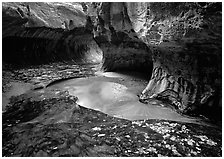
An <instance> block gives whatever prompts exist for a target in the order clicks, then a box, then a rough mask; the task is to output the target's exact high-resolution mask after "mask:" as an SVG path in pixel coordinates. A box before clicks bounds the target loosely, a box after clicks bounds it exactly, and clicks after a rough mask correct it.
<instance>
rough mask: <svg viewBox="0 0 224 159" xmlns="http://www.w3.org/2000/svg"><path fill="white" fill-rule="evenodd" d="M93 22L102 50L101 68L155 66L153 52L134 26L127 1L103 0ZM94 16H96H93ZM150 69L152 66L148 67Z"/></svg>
mask: <svg viewBox="0 0 224 159" xmlns="http://www.w3.org/2000/svg"><path fill="white" fill-rule="evenodd" d="M98 7H99V8H98V10H97V12H98V14H97V17H94V18H96V19H97V20H96V22H95V24H94V28H95V29H94V35H95V40H96V42H97V43H98V45H99V46H100V48H101V49H102V51H103V54H104V56H103V63H102V69H103V70H104V71H116V70H122V69H128V70H138V71H146V70H147V69H148V68H151V69H152V58H151V53H150V52H151V51H150V49H149V47H147V45H146V44H145V43H144V42H143V41H141V40H140V39H139V38H138V37H137V35H136V33H135V31H134V29H133V26H132V23H131V21H130V18H129V16H128V13H127V6H126V4H125V3H102V4H100V5H99V6H98ZM92 19H93V18H92ZM149 70H150V69H149Z"/></svg>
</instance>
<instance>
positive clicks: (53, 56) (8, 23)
mask: <svg viewBox="0 0 224 159" xmlns="http://www.w3.org/2000/svg"><path fill="white" fill-rule="evenodd" d="M2 13H3V61H4V62H10V63H14V64H41V63H47V62H53V61H61V60H63V61H64V60H74V61H76V62H91V63H99V62H101V60H102V51H101V49H100V48H99V47H98V45H97V44H96V42H95V41H94V39H93V34H92V28H91V27H89V26H91V25H90V23H89V22H88V18H87V17H86V14H85V13H84V12H83V11H82V7H81V5H80V4H78V3H28V2H27V3H26V2H24V3H3V11H2ZM12 45H13V47H12Z"/></svg>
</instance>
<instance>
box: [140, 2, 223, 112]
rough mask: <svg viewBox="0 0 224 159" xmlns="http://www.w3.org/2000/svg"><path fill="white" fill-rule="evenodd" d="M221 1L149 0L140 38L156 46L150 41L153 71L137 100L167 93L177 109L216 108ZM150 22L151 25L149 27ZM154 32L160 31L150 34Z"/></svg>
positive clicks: (219, 95)
mask: <svg viewBox="0 0 224 159" xmlns="http://www.w3.org/2000/svg"><path fill="white" fill-rule="evenodd" d="M220 5H221V3H205V4H199V3H179V4H178V3H177V4H175V3H174V4H170V3H167V4H166V3H156V4H154V3H152V4H150V5H149V6H148V8H149V11H150V14H151V17H154V18H151V17H150V21H151V23H148V25H151V26H150V27H149V30H148V31H150V34H149V36H148V37H147V34H146V38H145V42H146V43H147V44H149V45H150V44H156V45H151V50H152V56H153V65H154V66H153V75H152V78H151V80H150V81H149V84H148V86H147V87H146V88H145V90H143V92H142V95H141V97H140V99H141V100H144V99H149V98H151V97H158V98H164V99H167V98H168V100H171V102H172V103H174V105H175V106H176V107H177V109H178V110H180V111H181V112H189V111H191V110H193V109H196V108H197V109H200V111H203V110H207V113H210V112H211V111H213V110H217V109H219V111H220V109H221V102H215V101H221V100H220V99H221V63H222V61H221V56H222V55H221V52H222V50H221V28H222V27H221V10H220ZM156 6H157V7H159V8H163V10H159V9H157V8H156ZM174 7H175V8H176V9H175V12H174V11H173V10H172V8H173V9H174ZM155 11H156V12H155ZM164 24H166V25H164ZM152 27H156V28H154V30H152ZM153 32H154V33H156V34H158V35H161V36H151V34H152V33H153ZM154 33H153V34H154ZM155 37H157V38H155ZM143 39H144V38H143ZM170 90H172V91H170ZM165 92H169V93H165ZM163 94H165V95H163ZM174 94H175V95H174ZM176 94H177V95H176ZM212 100H213V102H211V101H212ZM216 113H218V112H216ZM213 115H214V116H215V115H216V114H215V112H214V114H213Z"/></svg>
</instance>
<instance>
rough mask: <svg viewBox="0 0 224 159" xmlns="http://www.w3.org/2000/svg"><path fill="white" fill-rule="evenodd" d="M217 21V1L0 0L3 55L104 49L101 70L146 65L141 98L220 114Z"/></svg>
mask: <svg viewBox="0 0 224 159" xmlns="http://www.w3.org/2000/svg"><path fill="white" fill-rule="evenodd" d="M38 8H41V9H38ZM87 15H88V16H87ZM87 17H88V18H87ZM221 21H222V15H221V3H145V2H144V3H143V2H142V3H25V2H24V3H3V61H6V62H12V63H21V62H22V61H24V62H25V63H29V62H30V63H46V62H51V61H57V60H68V59H72V60H76V61H80V60H82V61H87V62H100V61H101V58H102V56H101V55H102V54H103V62H102V70H105V71H116V70H121V69H128V70H138V71H145V72H148V73H149V76H151V80H150V81H149V84H148V85H147V87H146V88H145V89H144V90H143V91H142V94H141V95H140V101H142V102H146V103H147V101H148V100H150V98H159V99H161V100H166V101H168V102H169V103H171V104H173V106H174V107H176V109H177V110H178V111H180V112H181V113H196V112H199V113H201V112H204V113H205V114H207V115H209V114H211V112H212V114H213V116H216V117H217V116H219V117H221V116H220V115H217V113H218V112H220V113H221V111H220V109H221V70H222V69H221V62H222V61H221V56H222V55H221V48H222V47H221V46H222V45H221V41H222V39H221V37H222V36H221V35H222V32H221V28H222V24H221ZM93 34H94V37H93ZM12 44H13V47H12V46H11V45H12ZM97 44H98V45H99V46H100V48H99V47H98V45H97Z"/></svg>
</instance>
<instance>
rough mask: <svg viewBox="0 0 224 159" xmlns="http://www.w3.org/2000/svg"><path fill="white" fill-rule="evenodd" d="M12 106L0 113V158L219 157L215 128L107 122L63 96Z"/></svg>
mask: <svg viewBox="0 0 224 159" xmlns="http://www.w3.org/2000/svg"><path fill="white" fill-rule="evenodd" d="M16 101H17V102H15V103H14V104H13V105H12V106H11V107H10V109H8V111H7V112H5V113H3V156H36V157H37V156H39V157H40V156H42V157H44V156H45V157H47V156H91V157H94V156H221V131H220V130H219V129H217V128H210V127H206V126H199V125H194V124H185V123H178V122H172V121H162V120H142V121H132V122H131V121H128V120H124V119H119V118H113V117H110V116H108V115H106V114H103V113H101V112H98V111H94V110H91V109H87V108H84V107H81V106H78V105H77V104H76V103H75V99H74V97H70V96H68V95H66V93H65V92H62V93H61V96H55V97H54V98H51V99H45V100H41V101H32V99H26V98H24V99H23V98H18V99H17V100H16ZM19 102H20V103H22V104H19V105H17V104H16V103H19ZM33 108H38V110H37V109H33ZM37 116H38V117H37Z"/></svg>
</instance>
